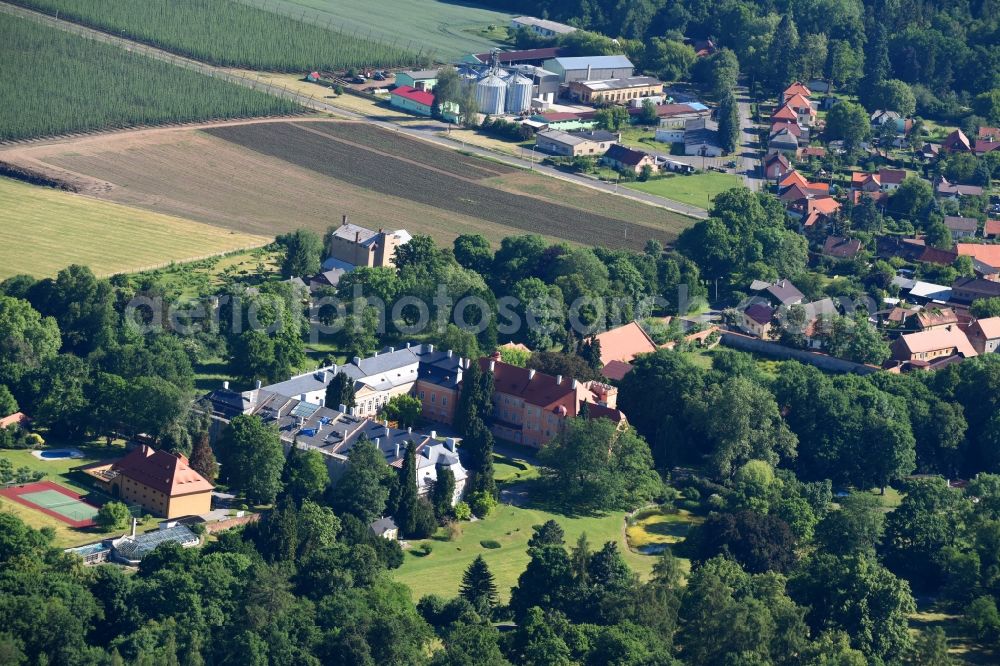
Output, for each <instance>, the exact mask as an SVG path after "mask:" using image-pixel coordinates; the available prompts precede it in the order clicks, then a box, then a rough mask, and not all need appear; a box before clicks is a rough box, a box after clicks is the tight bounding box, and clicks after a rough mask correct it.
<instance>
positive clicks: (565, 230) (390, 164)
mask: <svg viewBox="0 0 1000 666" xmlns="http://www.w3.org/2000/svg"><path fill="white" fill-rule="evenodd" d="M205 132H206V133H209V134H211V135H212V136H215V137H218V138H222V139H225V140H227V141H231V142H233V143H236V144H238V145H240V146H243V147H245V148H249V149H251V150H254V151H256V152H261V153H264V154H267V155H272V156H274V157H279V158H281V159H283V160H287V161H289V162H291V163H293V164H295V165H297V166H299V167H302V168H305V169H308V170H310V171H315V172H318V173H321V174H324V175H327V176H329V177H331V178H335V179H337V180H341V181H346V182H348V183H351V184H353V185H355V186H357V187H360V188H366V189H373V190H376V191H379V192H392V193H394V194H398V195H400V196H403V197H405V198H406V199H407V200H409V201H412V202H415V203H421V204H425V205H429V206H436V207H438V208H443V209H445V210H448V211H451V212H454V213H459V214H462V215H466V216H470V217H479V218H482V219H484V220H486V221H489V222H492V223H494V224H496V225H499V226H502V227H505V228H508V229H512V230H517V231H518V232H521V233H545V234H548V235H550V236H554V237H556V238H561V239H566V240H574V241H578V240H579V239H581V238H583V239H588V241H590V242H593V243H595V244H601V245H607V246H621V245H628V246H630V247H637V248H641V247H642V246H643V245H644V244H645V242H646V240H648V239H649V238H656V239H658V240H660V241H661V242H669V241H671V240H673V237H674V234H671V233H670V231H671V230H668V228H667V226H666V225H664V226H660V225H656V224H651V225H649V226H645V225H643V226H640V224H631V225H629V227H630V228H631V229H632V232H633V233H632V235H631V236H630V237H629V238H628V239H626V238H625V234H624V226H623V224H622V223H621V222H619V223H618V224H614V223H613V221H612V220H611V219H609V218H608V217H606V216H604V215H602V214H600V213H596V212H593V211H592V210H590V209H588V208H586V207H584V206H579V207H577V205H576V204H577V201H575V200H574V199H573V197H572V196H570V197H566V198H564V199H558V200H551V199H543V198H541V197H536V196H530V195H527V194H525V193H523V192H521V191H517V192H512V191H510V190H506V191H505V190H503V189H499V188H497V187H495V186H494V184H493V183H492V182H491V180H492V178H495V177H504V176H510V175H512V174H516V173H518V171H517V170H515V169H513V168H512V167H508V166H505V165H502V164H499V163H494V162H490V161H487V160H483V159H480V158H476V157H466V156H463V155H462V154H460V153H456V152H454V151H451V150H447V149H443V148H437V147H434V146H431V145H429V144H426V143H423V142H420V141H417V140H414V139H408V138H405V137H402V136H399V135H395V134H393V133H392V132H388V131H386V130H382V129H379V128H376V127H373V126H371V125H365V124H357V123H320V124H308V123H282V124H274V125H268V126H265V125H234V126H229V127H219V128H210V129H206V130H205ZM508 182H510V181H508ZM512 189H513V188H512ZM576 189H584V188H576ZM604 196H605V198H611V197H609V196H608V195H604ZM563 202H567V203H563ZM637 205H638V206H642V204H637ZM652 210H657V209H652ZM657 212H659V213H661V214H662V217H663V219H664V220H665V221H670V216H669V214H668V213H666V211H662V210H658V211H657ZM682 219H686V218H682ZM668 224H669V222H668ZM619 234H621V235H619Z"/></svg>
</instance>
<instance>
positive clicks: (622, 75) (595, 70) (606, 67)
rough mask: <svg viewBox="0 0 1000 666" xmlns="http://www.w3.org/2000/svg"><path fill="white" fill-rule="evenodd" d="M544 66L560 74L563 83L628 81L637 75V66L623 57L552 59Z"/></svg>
mask: <svg viewBox="0 0 1000 666" xmlns="http://www.w3.org/2000/svg"><path fill="white" fill-rule="evenodd" d="M542 66H543V67H544V68H545V69H547V70H548V71H550V72H555V73H556V74H558V75H559V78H560V79H561V80H562V82H563V83H572V82H573V81H606V80H608V79H627V78H629V77H630V76H632V75H634V74H635V65H633V64H632V61H630V60H629V59H628V58H626V57H625V56H623V55H612V56H583V57H579V58H552V59H551V60H546V61H545V64H544V65H542Z"/></svg>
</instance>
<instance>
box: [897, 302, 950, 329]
mask: <svg viewBox="0 0 1000 666" xmlns="http://www.w3.org/2000/svg"><path fill="white" fill-rule="evenodd" d="M907 319H908V320H909V319H912V320H913V323H914V324H915V325H916V327H917V328H919V329H920V330H921V331H934V330H937V329H939V328H949V327H952V326H958V314H957V313H956V312H955V310H954V309H953V308H947V307H930V306H928V307H925V308H923V309H922V310H918V311H917V312H915V313H913V314H912V315H910V316H909V317H907Z"/></svg>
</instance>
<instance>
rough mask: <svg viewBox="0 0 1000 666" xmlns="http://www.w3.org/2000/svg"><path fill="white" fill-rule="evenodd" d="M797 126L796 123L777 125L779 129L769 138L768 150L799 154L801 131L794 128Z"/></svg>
mask: <svg viewBox="0 0 1000 666" xmlns="http://www.w3.org/2000/svg"><path fill="white" fill-rule="evenodd" d="M797 127H798V126H797V125H794V124H788V125H781V126H777V129H776V130H775V131H774V132H773V133H772V134H771V135H770V137H768V139H767V150H768V152H770V153H788V154H791V155H795V154H798V151H799V136H800V134H801V132H799V131H795V130H793V129H792V128H797Z"/></svg>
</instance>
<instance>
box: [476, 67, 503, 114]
mask: <svg viewBox="0 0 1000 666" xmlns="http://www.w3.org/2000/svg"><path fill="white" fill-rule="evenodd" d="M506 101H507V83H506V82H505V81H504V80H503V79H501V78H500V77H499V76H497V75H496V74H489V75H488V76H484V77H483V78H482V79H480V80H479V83H477V84H476V104H477V105H478V106H479V113H485V114H487V115H490V116H502V115H503V113H504V105H505V102H506Z"/></svg>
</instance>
